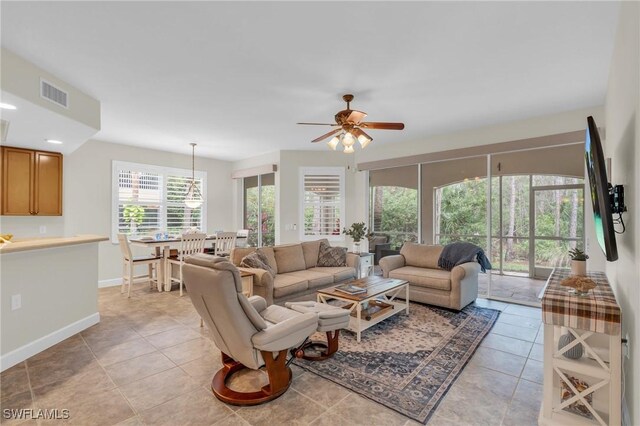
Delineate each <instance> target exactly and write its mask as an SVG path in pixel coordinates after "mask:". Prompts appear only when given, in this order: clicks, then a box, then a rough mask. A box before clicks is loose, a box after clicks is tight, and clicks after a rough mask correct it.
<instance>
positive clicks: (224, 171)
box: [2, 140, 235, 281]
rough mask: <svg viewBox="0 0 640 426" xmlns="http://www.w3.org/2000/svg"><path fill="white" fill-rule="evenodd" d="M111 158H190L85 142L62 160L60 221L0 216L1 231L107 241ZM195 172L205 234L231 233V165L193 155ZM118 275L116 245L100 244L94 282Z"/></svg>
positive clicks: (165, 162) (181, 161)
mask: <svg viewBox="0 0 640 426" xmlns="http://www.w3.org/2000/svg"><path fill="white" fill-rule="evenodd" d="M187 148H188V147H187ZM187 148H185V150H187ZM113 160H120V161H129V162H133V163H144V164H153V165H158V166H168V167H176V168H184V169H189V168H191V156H190V155H180V154H174V153H170V152H164V151H156V150H150V149H144V148H137V147H132V146H127V145H119V144H113V143H108V142H101V141H96V140H90V141H88V142H86V143H85V144H83V145H82V146H81V147H80V148H78V149H77V150H76V151H74V152H73V153H72V154H70V155H67V156H65V157H64V171H63V175H64V189H63V197H64V204H63V217H55V218H54V217H51V218H47V217H10V216H3V217H2V232H10V233H13V234H14V235H15V236H16V238H26V237H41V236H60V235H77V234H98V235H105V236H109V237H110V236H111V215H112V212H111V162H112V161H113ZM196 169H197V170H203V171H206V172H207V203H208V205H207V228H208V229H207V231H208V232H213V231H215V230H218V229H227V230H229V229H235V228H234V217H233V209H232V208H231V207H232V205H233V190H232V187H231V185H230V183H231V163H230V162H226V161H219V160H212V159H206V158H199V157H197V158H196ZM41 225H46V226H47V233H46V234H39V232H38V231H39V228H40V226H41ZM143 254H147V253H143ZM121 274H122V261H121V259H120V250H119V248H118V246H117V245H116V244H112V243H111V242H106V243H101V244H100V263H99V280H100V281H105V280H112V279H117V278H119V277H120V276H121Z"/></svg>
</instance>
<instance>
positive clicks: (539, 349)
mask: <svg viewBox="0 0 640 426" xmlns="http://www.w3.org/2000/svg"><path fill="white" fill-rule="evenodd" d="M529 358H531V359H535V360H536V361H540V362H542V361H544V345H541V344H540V343H534V344H533V347H532V348H531V353H530V354H529Z"/></svg>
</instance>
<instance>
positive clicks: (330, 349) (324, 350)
mask: <svg viewBox="0 0 640 426" xmlns="http://www.w3.org/2000/svg"><path fill="white" fill-rule="evenodd" d="M339 334H340V330H335V331H327V342H326V343H325V342H321V341H319V340H310V341H307V342H306V343H305V344H303V345H302V346H301V347H300V348H298V349H292V350H291V352H293V354H294V355H295V357H296V358H302V359H306V360H307V361H324V360H325V359H328V358H331V357H332V356H333V354H334V353H336V352H337V351H338V336H339ZM311 351H313V352H320V354H319V355H310V354H309V352H311Z"/></svg>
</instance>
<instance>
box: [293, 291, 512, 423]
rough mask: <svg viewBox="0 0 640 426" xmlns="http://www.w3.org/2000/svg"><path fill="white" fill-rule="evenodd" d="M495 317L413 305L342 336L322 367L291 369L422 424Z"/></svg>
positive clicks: (477, 309) (309, 365)
mask: <svg viewBox="0 0 640 426" xmlns="http://www.w3.org/2000/svg"><path fill="white" fill-rule="evenodd" d="M499 314H500V312H499V311H496V310H493V309H487V308H480V307H478V306H475V305H469V306H467V307H466V308H464V309H463V310H462V311H460V312H454V311H450V310H447V309H440V308H436V307H433V306H426V305H421V304H418V303H411V305H410V315H408V316H407V315H405V314H404V313H401V314H398V315H394V316H393V317H391V318H388V319H386V320H384V321H382V322H381V323H379V324H377V325H375V326H373V327H372V328H370V329H368V330H366V331H365V332H363V333H362V341H361V342H360V343H358V342H356V338H355V334H353V333H351V332H348V331H343V332H341V333H340V350H339V351H338V352H337V353H336V354H335V355H334V356H333V357H332V358H330V359H328V360H326V361H318V362H310V361H305V360H300V359H296V360H295V364H296V365H298V366H299V367H302V368H304V369H305V370H308V371H311V372H313V373H315V374H317V375H319V376H321V377H324V378H326V379H329V380H331V381H333V382H335V383H337V384H339V385H342V386H344V387H345V388H348V389H350V390H352V391H353V392H356V393H358V394H360V395H362V396H364V397H367V398H369V399H371V400H373V401H376V402H378V403H380V404H382V405H385V406H386V407H389V408H391V409H393V410H395V411H397V412H399V413H401V414H403V415H405V416H407V417H409V418H411V419H413V420H415V421H418V422H420V423H426V422H427V421H428V420H429V418H430V416H431V414H432V413H433V412H434V411H435V409H436V408H437V406H438V404H439V403H440V401H441V400H442V398H443V397H444V396H445V395H446V393H447V390H448V389H449V388H450V387H451V385H452V384H453V382H454V381H455V379H456V378H457V377H458V375H459V374H460V373H461V372H462V369H463V368H464V366H465V365H466V364H467V362H468V361H469V359H470V358H471V356H472V355H473V353H474V352H475V350H476V348H477V347H478V345H480V342H482V339H484V337H485V336H486V334H487V333H488V332H489V331H490V330H491V327H493V324H494V323H495V322H496V320H497V319H498V315H499Z"/></svg>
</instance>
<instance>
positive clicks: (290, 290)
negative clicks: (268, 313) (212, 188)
mask: <svg viewBox="0 0 640 426" xmlns="http://www.w3.org/2000/svg"><path fill="white" fill-rule="evenodd" d="M321 241H325V242H327V240H318V241H305V242H303V243H298V244H287V245H280V246H273V247H262V248H260V250H261V251H262V252H263V253H264V254H265V255H266V256H267V259H268V260H269V266H271V267H272V268H273V270H274V271H275V272H276V276H275V278H274V277H271V275H270V274H269V273H268V272H267V271H265V270H264V269H254V268H238V269H240V270H241V271H249V272H251V273H253V274H254V277H253V294H256V295H258V296H262V297H264V298H265V299H266V300H267V303H268V304H269V305H271V304H274V303H275V304H282V303H284V302H288V301H291V300H302V299H309V298H310V297H309V295H312V294H314V293H315V292H316V290H318V289H320V288H324V287H330V286H332V285H334V284H335V283H339V282H342V281H346V280H349V279H352V278H356V276H357V268H358V265H359V261H360V259H359V257H358V256H357V255H355V254H352V253H347V266H339V267H338V266H336V267H318V266H316V265H317V262H318V252H319V251H320V242H321ZM254 250H256V248H255V247H246V248H240V247H236V248H234V249H233V250H231V255H230V260H231V262H232V263H233V264H234V265H236V266H239V265H240V262H241V261H242V258H243V257H245V256H246V255H248V254H249V253H252V252H253V251H254ZM305 296H306V297H305Z"/></svg>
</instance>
